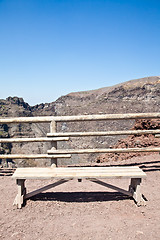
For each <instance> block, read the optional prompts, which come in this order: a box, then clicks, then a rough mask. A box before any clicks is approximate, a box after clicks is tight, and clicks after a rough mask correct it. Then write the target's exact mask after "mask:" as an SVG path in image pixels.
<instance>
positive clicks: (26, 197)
mask: <svg viewBox="0 0 160 240" xmlns="http://www.w3.org/2000/svg"><path fill="white" fill-rule="evenodd" d="M65 182H68V180H63V179H62V180H59V181H58V182H55V183H52V184H49V185H46V186H44V187H42V188H39V189H37V190H35V191H33V192H30V193H27V194H26V195H25V196H24V199H28V198H31V197H33V196H35V195H37V194H39V193H41V192H44V191H46V190H48V189H50V188H53V187H56V186H58V185H60V184H62V183H65Z"/></svg>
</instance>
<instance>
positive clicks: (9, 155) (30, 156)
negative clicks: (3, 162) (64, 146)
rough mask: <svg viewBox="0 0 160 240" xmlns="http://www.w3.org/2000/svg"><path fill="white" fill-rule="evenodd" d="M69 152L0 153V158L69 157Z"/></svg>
mask: <svg viewBox="0 0 160 240" xmlns="http://www.w3.org/2000/svg"><path fill="white" fill-rule="evenodd" d="M70 157H71V155H70V154H56V155H53V154H52V155H48V154H7V155H0V159H41V158H70Z"/></svg>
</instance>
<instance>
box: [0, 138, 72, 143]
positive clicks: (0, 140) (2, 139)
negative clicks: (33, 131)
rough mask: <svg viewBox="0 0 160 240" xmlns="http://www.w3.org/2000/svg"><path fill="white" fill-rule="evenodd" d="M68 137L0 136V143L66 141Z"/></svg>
mask: <svg viewBox="0 0 160 240" xmlns="http://www.w3.org/2000/svg"><path fill="white" fill-rule="evenodd" d="M68 140H69V137H53V138H48V137H41V138H0V143H21V142H56V141H68Z"/></svg>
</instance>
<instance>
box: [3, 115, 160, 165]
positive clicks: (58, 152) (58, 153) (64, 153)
mask: <svg viewBox="0 0 160 240" xmlns="http://www.w3.org/2000/svg"><path fill="white" fill-rule="evenodd" d="M129 119H133V120H136V119H160V113H131V114H101V115H77V116H49V117H48V116H44V117H16V118H1V119H0V124H11V123H17V124H18V123H49V124H50V133H48V134H47V137H40V138H1V139H0V143H21V142H52V148H51V150H48V152H47V153H46V154H1V155H0V159H24V158H26V159H31V158H32V159H39V158H49V159H51V164H52V165H57V158H70V157H71V154H86V153H127V152H160V147H148V148H119V149H112V148H104V149H102V148H94V149H57V142H58V141H68V140H69V138H71V137H82V136H83V137H84V136H116V135H143V134H154V135H156V136H160V129H155V130H124V131H97V132H96V131H94V132H57V127H56V123H57V122H79V121H99V120H129Z"/></svg>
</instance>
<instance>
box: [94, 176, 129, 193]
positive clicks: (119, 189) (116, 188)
mask: <svg viewBox="0 0 160 240" xmlns="http://www.w3.org/2000/svg"><path fill="white" fill-rule="evenodd" d="M90 181H91V182H94V183H97V184H100V185H102V186H104V187H107V188H111V189H113V190H116V191H117V192H121V193H123V194H125V195H128V196H130V197H131V196H132V193H131V192H129V191H126V190H124V189H122V188H119V187H116V186H113V185H111V184H108V183H105V182H102V181H100V180H98V179H90Z"/></svg>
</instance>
